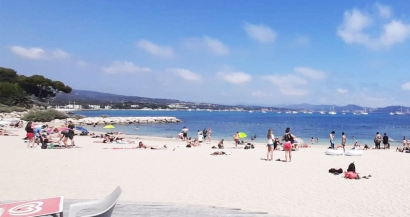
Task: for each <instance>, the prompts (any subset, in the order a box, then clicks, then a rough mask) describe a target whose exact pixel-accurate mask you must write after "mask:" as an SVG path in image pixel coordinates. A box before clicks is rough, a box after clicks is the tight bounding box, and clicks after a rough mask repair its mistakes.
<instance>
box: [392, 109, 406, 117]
mask: <svg viewBox="0 0 410 217" xmlns="http://www.w3.org/2000/svg"><path fill="white" fill-rule="evenodd" d="M405 114H406V113H404V112H403V107H401V108H400V111H395V112H394V115H405Z"/></svg>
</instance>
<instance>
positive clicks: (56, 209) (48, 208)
mask: <svg viewBox="0 0 410 217" xmlns="http://www.w3.org/2000/svg"><path fill="white" fill-rule="evenodd" d="M63 201H64V198H63V197H53V198H46V199H39V200H32V201H22V202H17V203H8V204H0V217H32V216H42V215H50V214H55V213H61V212H63Z"/></svg>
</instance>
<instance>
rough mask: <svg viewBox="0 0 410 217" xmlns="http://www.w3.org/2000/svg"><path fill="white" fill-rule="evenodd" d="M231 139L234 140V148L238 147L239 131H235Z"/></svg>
mask: <svg viewBox="0 0 410 217" xmlns="http://www.w3.org/2000/svg"><path fill="white" fill-rule="evenodd" d="M233 141H234V142H235V148H237V147H238V144H239V132H236V133H235V134H234V135H233Z"/></svg>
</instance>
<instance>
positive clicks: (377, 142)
mask: <svg viewBox="0 0 410 217" xmlns="http://www.w3.org/2000/svg"><path fill="white" fill-rule="evenodd" d="M381 142H382V136H381V135H380V133H379V132H377V133H376V137H374V146H376V149H380V143H381Z"/></svg>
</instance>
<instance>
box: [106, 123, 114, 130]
mask: <svg viewBox="0 0 410 217" xmlns="http://www.w3.org/2000/svg"><path fill="white" fill-rule="evenodd" d="M114 128H115V127H114V126H113V125H111V124H110V125H107V126H105V127H104V129H114Z"/></svg>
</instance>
